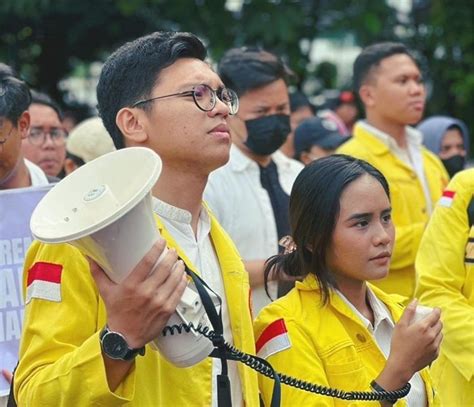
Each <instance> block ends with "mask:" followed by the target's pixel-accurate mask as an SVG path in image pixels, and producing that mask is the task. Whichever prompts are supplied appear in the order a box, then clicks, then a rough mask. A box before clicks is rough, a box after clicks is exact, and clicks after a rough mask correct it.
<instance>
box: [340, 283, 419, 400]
mask: <svg viewBox="0 0 474 407" xmlns="http://www.w3.org/2000/svg"><path fill="white" fill-rule="evenodd" d="M335 291H336V293H337V294H338V295H339V297H341V299H342V300H343V301H344V302H345V303H346V304H347V305H348V306H349V308H350V309H351V310H352V311H354V313H355V314H356V315H357V316H358V317H359V319H360V320H361V322H362V323H363V325H364V326H365V327H366V328H367V330H368V331H369V332H370V333H371V334H372V335H373V337H374V339H375V342H376V343H377V345H378V346H379V348H380V350H381V351H382V353H383V354H384V355H385V358H388V355H389V354H390V345H391V343H392V335H393V330H394V328H395V324H394V322H393V320H392V316H391V314H390V311H389V310H388V309H387V307H386V305H385V304H384V303H383V302H382V301H380V300H379V299H378V298H377V297H376V295H375V294H374V293H373V292H372V290H371V289H370V288H368V287H367V298H368V300H369V304H370V307H371V308H372V311H373V312H374V325H372V323H371V322H370V321H369V320H368V319H367V318H366V317H365V316H364V315H362V314H361V313H360V312H359V310H358V309H357V308H356V307H354V305H352V304H351V302H350V301H349V300H348V299H347V298H346V297H345V296H344V294H342V293H341V292H340V291H339V290H335ZM410 384H411V390H410V393H408V396H407V397H406V401H407V404H408V406H409V407H426V406H427V399H426V389H425V383H424V382H423V379H422V378H421V376H420V374H419V373H415V374H414V375H413V377H412V378H411V380H410Z"/></svg>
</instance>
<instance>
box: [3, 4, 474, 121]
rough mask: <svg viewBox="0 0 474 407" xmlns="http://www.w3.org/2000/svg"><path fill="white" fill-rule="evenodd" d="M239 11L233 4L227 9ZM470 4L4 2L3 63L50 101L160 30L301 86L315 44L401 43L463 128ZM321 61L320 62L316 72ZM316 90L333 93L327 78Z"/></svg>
mask: <svg viewBox="0 0 474 407" xmlns="http://www.w3.org/2000/svg"><path fill="white" fill-rule="evenodd" d="M228 2H229V3H230V2H234V3H235V2H237V3H240V2H239V0H228ZM470 3H471V2H470V0H449V2H448V0H414V1H413V6H414V10H413V12H412V13H411V14H410V15H409V16H403V15H401V14H400V13H399V12H397V10H395V9H394V8H392V7H390V6H389V5H387V3H386V2H385V1H375V0H358V1H352V0H299V1H296V0H243V1H242V7H241V8H240V9H238V10H230V9H228V8H227V7H226V1H225V0H81V1H77V0H2V1H1V2H0V60H2V61H4V62H6V63H9V64H11V65H13V66H14V67H15V68H16V69H17V70H18V71H19V72H20V73H21V75H22V76H23V77H24V78H26V79H27V80H28V81H29V82H30V84H32V85H33V86H35V87H39V88H42V89H44V90H46V91H48V92H49V93H51V94H52V95H53V96H55V97H56V98H60V97H61V91H60V90H59V89H58V87H57V84H58V81H59V80H60V79H62V78H64V77H67V76H68V75H70V73H71V70H72V69H73V68H74V66H75V63H76V62H77V61H82V62H86V63H87V62H92V61H97V60H104V59H105V58H106V56H107V55H108V53H109V52H110V51H111V50H113V49H114V48H116V47H117V45H119V44H121V43H123V42H125V41H128V40H131V39H134V38H136V37H138V36H141V35H144V34H146V33H149V32H152V31H156V30H182V31H191V32H194V33H195V34H197V35H199V36H200V38H202V39H203V40H204V41H205V42H206V44H207V45H208V46H209V51H210V56H211V58H212V59H213V60H215V61H217V60H218V59H219V57H220V56H221V55H222V53H223V52H224V51H225V50H226V49H228V48H230V47H232V46H241V45H260V46H262V47H265V48H267V49H270V50H273V51H275V52H277V53H279V54H280V55H282V56H283V57H284V58H285V59H286V61H287V62H288V64H289V65H290V66H291V68H292V69H293V70H294V71H295V72H296V74H297V76H298V78H299V80H298V81H297V82H296V85H297V86H300V85H301V83H302V82H303V81H304V80H305V79H306V78H307V77H310V76H315V75H317V74H320V75H326V76H327V75H328V73H329V72H328V69H326V67H325V66H324V65H323V66H322V67H320V68H319V69H318V70H316V69H315V66H314V64H310V51H311V47H310V46H309V45H310V44H311V42H312V41H313V40H314V39H315V38H320V37H328V36H336V37H337V36H343V35H345V34H351V35H352V36H353V38H355V40H356V43H357V44H358V45H360V46H365V45H368V44H370V43H374V42H377V41H381V40H397V39H401V40H403V41H404V42H407V43H408V44H409V45H412V46H414V47H415V48H416V49H417V50H419V53H420V55H421V56H422V58H423V59H424V61H425V62H426V66H427V67H428V79H429V80H430V81H431V83H432V89H433V92H432V96H431V99H430V101H429V104H428V107H429V112H430V113H437V112H444V113H447V114H450V115H454V116H457V117H460V118H463V119H464V120H466V121H468V122H469V125H470V128H471V129H472V128H473V124H474V122H473V120H474V119H472V118H471V117H472V115H471V114H470V109H471V106H472V105H473V102H474V100H473V98H474V73H473V72H472V70H471V69H470V67H471V66H473V65H472V63H473V62H474V60H473V59H474V56H473V48H474V44H473V42H474V37H473V35H472V32H473V27H472V24H473V8H472V5H471V4H470ZM321 62H324V61H318V63H321ZM321 79H322V82H325V83H328V84H331V80H330V79H329V77H324V78H323V77H321Z"/></svg>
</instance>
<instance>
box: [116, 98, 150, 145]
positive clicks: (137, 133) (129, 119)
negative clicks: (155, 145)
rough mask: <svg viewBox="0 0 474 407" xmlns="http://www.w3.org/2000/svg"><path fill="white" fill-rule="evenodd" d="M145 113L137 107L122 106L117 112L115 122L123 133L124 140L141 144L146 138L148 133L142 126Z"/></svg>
mask: <svg viewBox="0 0 474 407" xmlns="http://www.w3.org/2000/svg"><path fill="white" fill-rule="evenodd" d="M145 114H146V113H145V112H144V111H143V110H141V109H137V108H130V107H123V108H122V109H120V110H119V111H118V113H117V116H116V118H115V123H116V124H117V127H118V128H119V129H120V131H121V132H122V134H123V137H124V139H125V140H124V141H126V140H128V141H130V144H143V143H145V142H146V141H147V140H148V134H147V132H146V129H145V127H144V126H143V121H144V115H145Z"/></svg>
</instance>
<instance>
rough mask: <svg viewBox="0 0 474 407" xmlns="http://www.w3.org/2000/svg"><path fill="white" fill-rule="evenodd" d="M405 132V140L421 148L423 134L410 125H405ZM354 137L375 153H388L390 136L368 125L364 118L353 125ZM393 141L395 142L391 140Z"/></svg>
mask: <svg viewBox="0 0 474 407" xmlns="http://www.w3.org/2000/svg"><path fill="white" fill-rule="evenodd" d="M405 133H406V137H407V142H408V143H410V144H413V145H417V146H419V148H421V145H422V140H423V136H422V134H421V133H420V132H419V131H418V130H416V129H414V128H413V127H410V126H405ZM354 137H356V138H357V139H358V140H359V141H360V142H361V143H362V144H364V145H365V146H367V147H370V149H371V150H372V151H373V152H374V153H375V154H377V155H384V154H389V153H390V147H389V145H390V142H391V141H392V140H393V139H392V138H391V136H390V135H389V134H387V133H384V132H383V131H381V130H379V129H377V128H376V127H374V126H372V125H370V124H369V123H367V122H366V121H364V120H360V121H358V122H357V123H356V125H355V127H354ZM393 142H395V141H394V140H393Z"/></svg>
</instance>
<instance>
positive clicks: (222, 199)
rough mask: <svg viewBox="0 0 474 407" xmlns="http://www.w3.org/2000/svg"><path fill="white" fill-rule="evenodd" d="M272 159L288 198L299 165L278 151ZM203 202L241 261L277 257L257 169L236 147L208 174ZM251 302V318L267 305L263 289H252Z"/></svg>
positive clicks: (269, 207) (271, 287) (272, 223)
mask: <svg viewBox="0 0 474 407" xmlns="http://www.w3.org/2000/svg"><path fill="white" fill-rule="evenodd" d="M272 159H273V161H274V162H275V164H276V167H277V171H278V178H279V181H280V185H281V187H282V188H283V191H284V192H285V193H286V194H288V195H290V193H291V188H292V186H293V182H294V181H295V179H296V177H297V175H298V174H299V173H300V171H301V170H302V169H303V165H302V164H301V163H300V162H298V161H296V160H292V159H291V158H288V157H286V156H285V155H284V154H283V153H282V152H281V151H277V152H275V153H274V154H273V155H272ZM204 198H205V200H206V201H207V203H208V204H209V207H210V208H211V209H212V211H213V213H214V214H215V215H216V217H217V219H218V220H219V223H220V224H221V225H222V227H223V228H224V229H225V230H226V231H227V233H228V234H229V235H230V237H231V238H232V240H233V241H234V243H235V245H236V246H237V249H238V250H239V252H240V254H241V256H242V258H243V259H244V260H245V261H248V260H266V259H268V258H269V257H270V256H273V255H275V254H278V234H277V227H276V222H275V218H274V215H273V208H272V204H271V201H270V197H269V195H268V192H267V191H266V190H265V189H264V188H263V187H262V184H261V182H260V169H259V167H258V164H257V163H256V162H255V161H253V160H252V159H250V158H249V157H247V156H246V155H245V154H244V153H242V152H241V151H240V150H239V148H238V147H236V146H234V145H233V146H232V147H231V149H230V159H229V162H228V163H227V165H225V166H224V167H221V168H219V169H218V170H216V171H214V172H212V173H211V175H210V176H209V180H208V183H207V187H206V190H205V191H204ZM269 291H270V295H271V296H272V298H273V299H275V298H276V296H277V284H276V282H270V283H269ZM252 302H253V314H254V315H257V314H258V312H259V311H260V309H262V308H263V307H264V306H265V305H267V304H269V303H270V299H269V298H268V296H267V294H266V292H265V288H264V287H263V286H262V287H258V288H253V289H252Z"/></svg>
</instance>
